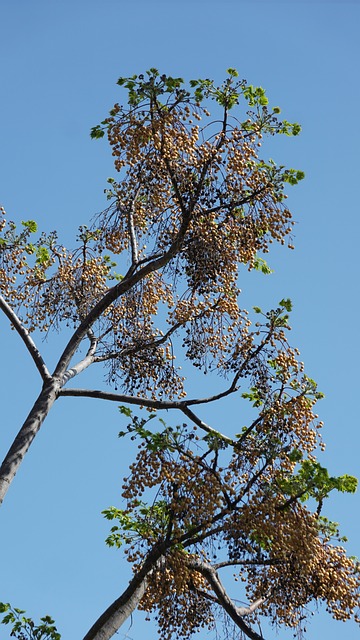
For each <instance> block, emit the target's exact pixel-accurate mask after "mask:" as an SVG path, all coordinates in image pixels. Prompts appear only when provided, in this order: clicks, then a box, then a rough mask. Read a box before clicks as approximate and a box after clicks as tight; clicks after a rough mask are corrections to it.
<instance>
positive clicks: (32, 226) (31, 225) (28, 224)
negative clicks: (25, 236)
mask: <svg viewBox="0 0 360 640" xmlns="http://www.w3.org/2000/svg"><path fill="white" fill-rule="evenodd" d="M21 224H22V226H23V227H25V228H26V229H28V230H29V231H30V233H36V231H37V228H38V226H37V224H36V222H35V220H22V221H21Z"/></svg>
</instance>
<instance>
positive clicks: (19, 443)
mask: <svg viewBox="0 0 360 640" xmlns="http://www.w3.org/2000/svg"><path fill="white" fill-rule="evenodd" d="M59 390H60V383H59V381H58V380H56V379H53V378H51V379H50V381H48V382H45V383H44V385H43V388H42V390H41V392H40V394H39V396H38V398H37V400H36V401H35V404H34V406H33V408H32V409H31V411H30V413H29V415H28V417H27V418H26V420H25V422H24V424H23V426H22V427H21V429H20V431H19V433H18V434H17V436H16V438H15V439H14V441H13V443H12V445H11V447H10V449H9V451H8V453H7V455H6V456H5V458H4V461H3V463H2V465H1V467H0V504H1V503H2V501H3V500H4V497H5V495H6V493H7V490H8V488H9V486H10V484H11V482H12V480H13V478H14V476H15V475H16V472H17V470H18V468H19V466H20V464H21V462H22V460H23V458H24V456H25V454H26V452H27V451H28V449H29V447H30V445H31V443H32V441H33V439H34V438H35V436H36V434H37V432H38V431H39V429H40V427H41V425H42V423H43V422H44V420H45V418H46V416H47V414H48V413H49V411H50V409H51V407H52V405H53V404H54V402H55V400H56V398H57V396H58V393H59Z"/></svg>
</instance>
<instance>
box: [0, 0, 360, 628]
mask: <svg viewBox="0 0 360 640" xmlns="http://www.w3.org/2000/svg"><path fill="white" fill-rule="evenodd" d="M359 18H360V6H359V3H358V2H356V1H353V2H346V1H345V0H342V1H341V2H331V1H326V0H322V1H316V0H312V1H310V0H309V1H306V0H303V1H301V0H298V1H296V0H288V1H287V2H285V1H284V2H276V1H275V2H272V1H271V0H268V1H265V0H264V1H262V2H261V1H258V2H257V1H253V2H243V1H241V0H238V1H235V0H234V1H233V2H231V1H229V2H227V1H220V0H218V1H207V2H205V1H200V0H198V1H196V0H193V2H190V1H184V0H182V1H181V0H178V1H172V0H169V1H167V2H166V1H163V2H156V1H155V2H154V1H149V2H145V1H144V2H139V1H137V0H133V2H131V3H130V2H128V1H127V2H123V1H121V0H102V1H101V0H97V1H95V0H72V1H70V0H62V1H61V2H59V1H56V0H44V1H40V0H32V1H31V2H29V0H22V1H20V0H3V1H2V2H1V5H0V24H1V38H0V82H1V84H0V86H1V100H0V113H1V118H0V162H1V172H0V185H1V195H0V198H1V203H2V204H3V205H4V206H5V208H6V210H7V213H8V218H11V219H15V220H16V219H17V220H21V219H36V220H37V221H38V223H39V225H40V227H42V228H46V229H47V230H50V229H53V228H56V229H57V230H58V232H59V234H60V237H61V238H63V239H64V241H65V242H71V238H73V236H74V234H75V233H76V229H77V227H78V225H79V224H83V223H86V222H87V221H88V220H89V218H90V217H91V216H92V215H93V214H94V213H96V212H98V211H100V210H101V209H102V208H104V206H105V201H104V195H103V189H104V187H105V186H106V178H107V177H108V176H109V175H112V174H113V173H114V172H113V169H112V160H111V155H110V153H109V151H108V148H107V145H106V143H105V142H104V141H100V142H94V141H91V140H90V138H89V130H90V127H91V126H93V125H95V124H97V123H98V122H99V121H100V120H102V119H103V118H104V117H105V116H106V114H107V111H108V109H109V108H111V106H112V105H113V103H114V102H115V101H117V100H120V89H119V87H117V86H116V80H117V78H118V77H119V76H120V75H130V74H133V73H141V72H142V71H144V70H145V69H147V68H149V67H151V66H155V67H158V68H159V69H160V70H161V71H163V72H165V73H169V74H172V75H180V76H183V77H185V78H196V77H214V78H215V79H217V80H221V79H222V77H223V76H224V74H225V70H226V68H227V67H229V66H232V67H236V68H237V69H238V70H239V72H240V75H241V77H245V78H247V80H248V81H249V82H251V83H252V84H255V85H261V86H263V87H264V88H265V89H266V90H267V93H268V96H269V98H270V101H271V104H274V105H275V104H276V105H280V106H281V107H282V110H283V113H284V116H285V117H286V118H287V119H288V120H290V121H292V120H295V121H299V122H300V123H301V124H302V126H303V133H302V135H301V137H299V138H297V139H289V140H283V141H281V142H280V143H276V144H275V143H274V146H273V147H271V145H270V147H268V148H269V155H270V156H272V157H274V158H275V160H277V161H278V162H279V163H281V164H287V165H288V166H291V167H296V168H299V169H302V170H304V171H305V173H306V180H305V181H304V182H302V183H301V184H300V185H299V186H298V187H296V188H294V189H293V190H291V193H290V195H291V197H290V199H289V204H290V207H291V209H292V211H293V212H294V217H295V219H296V220H297V221H298V224H297V226H296V232H295V233H296V237H295V244H296V251H295V252H289V251H286V250H276V251H275V252H274V255H273V257H271V255H270V257H269V263H270V266H271V267H273V268H274V269H275V273H274V274H273V275H272V276H271V277H269V278H261V277H260V275H259V274H255V276H254V277H252V278H251V279H248V280H247V281H246V286H244V287H243V289H244V300H245V301H246V304H247V305H248V306H249V307H251V306H252V305H259V306H263V307H267V306H268V307H270V306H271V305H273V304H276V303H277V302H278V300H280V299H281V298H283V297H291V298H292V300H293V303H294V308H295V309H294V313H293V317H292V326H293V336H292V342H293V343H294V344H297V345H298V346H299V348H300V349H301V356H302V359H303V360H304V361H305V363H306V369H307V372H308V373H309V374H310V375H311V376H312V377H314V378H315V379H316V380H317V381H318V383H319V387H320V389H321V390H322V391H324V392H325V394H326V399H325V400H324V401H323V402H322V403H321V405H320V406H319V413H321V417H322V418H323V419H324V420H325V423H326V430H325V431H324V437H325V440H326V441H327V443H328V446H327V450H326V453H325V455H324V457H323V461H324V463H325V464H327V465H328V466H329V468H330V469H331V471H332V472H333V473H335V474H342V473H350V474H353V475H358V476H359V475H360V464H359V445H360V436H359V432H360V429H359V418H358V400H359V382H358V380H359V371H358V368H359V365H358V361H359V342H358V320H357V318H358V316H359V312H360V305H359V286H358V281H359V275H360V273H359V272H360V269H359V250H358V236H359V231H360V223H359V198H358V191H357V190H358V185H359V158H358V154H359V146H360V145H359V142H360V139H359V138H360V133H359V125H358V112H359V103H360V88H359V77H358V67H359V53H360V40H359ZM0 339H1V365H2V366H1V374H0V375H1V390H2V395H1V427H0V456H1V457H3V455H4V454H5V452H6V450H7V448H8V446H9V444H10V441H11V439H12V437H13V435H14V434H15V432H16V431H17V430H18V428H19V427H20V425H21V421H22V419H23V418H24V417H25V416H26V414H27V411H28V409H29V408H30V406H31V403H32V401H33V400H34V398H35V394H37V392H38V390H39V380H38V377H37V372H36V371H35V370H34V368H33V367H32V363H31V362H30V359H29V357H28V355H27V353H26V352H25V351H24V348H23V346H22V345H21V344H20V343H19V341H18V339H17V336H16V335H15V334H14V333H12V332H10V331H9V328H8V324H7V323H6V322H5V321H4V320H3V318H0ZM63 342H64V339H63V338H62V337H61V336H50V337H49V339H48V341H47V342H46V343H44V344H43V345H42V348H43V349H44V352H45V354H46V357H47V358H48V361H49V365H50V366H51V364H52V363H53V362H54V360H55V357H56V354H57V353H58V351H57V349H58V348H59V346H61V345H62V344H63ZM99 373H100V372H99ZM95 379H96V373H92V374H89V376H88V378H87V380H88V381H89V384H92V385H93V386H95ZM100 379H101V377H100ZM83 384H84V383H83ZM99 384H100V383H99V382H98V383H97V386H99ZM79 386H80V385H79ZM203 415H204V417H205V419H207V418H209V415H206V412H204V414H203ZM215 415H216V416H217V418H219V415H220V414H215ZM227 419H229V420H230V421H232V423H233V424H236V420H237V416H236V415H231V416H227ZM122 426H123V425H122V423H121V422H120V418H119V416H118V413H117V411H116V407H115V406H111V407H107V406H105V405H104V404H103V403H101V402H98V403H97V402H95V401H91V400H75V399H70V398H68V399H63V400H62V401H61V402H60V401H59V402H58V403H57V405H56V406H55V408H54V409H53V412H52V414H51V415H50V416H49V418H48V420H47V421H46V423H45V425H44V427H43V429H42V431H41V432H40V434H39V436H38V437H37V439H36V443H35V444H34V445H33V447H32V449H31V452H30V453H29V454H28V456H27V459H26V461H25V462H24V464H23V466H22V468H21V470H20V472H19V474H18V476H17V477H16V479H15V482H14V483H13V486H12V488H11V490H10V492H9V494H8V496H7V499H6V500H5V503H4V505H3V507H2V509H1V510H0V536H1V562H0V600H6V601H7V600H9V601H11V602H12V603H14V604H15V606H19V607H23V608H26V609H27V610H28V611H29V613H31V614H32V615H33V616H34V617H37V616H39V615H43V614H45V613H50V614H52V615H53V616H54V617H55V619H56V621H57V623H58V627H59V630H60V631H61V632H62V634H63V638H64V640H72V639H77V638H81V637H82V635H83V634H84V633H85V631H86V630H87V629H88V627H89V626H90V625H91V624H92V622H93V621H94V620H95V618H96V617H97V615H98V614H99V613H100V612H101V611H102V610H103V609H104V608H105V607H106V606H108V604H110V602H111V601H112V600H113V599H114V598H115V597H117V596H118V595H119V594H120V592H121V591H122V589H123V587H124V586H125V584H126V581H127V577H128V575H129V574H128V567H127V566H126V563H124V561H123V558H122V555H121V553H120V552H115V551H113V550H108V549H107V548H106V547H105V544H104V538H105V536H106V533H107V529H108V527H107V525H106V523H105V522H104V521H103V520H102V518H101V516H100V512H101V510H102V509H104V508H106V507H107V506H109V505H110V504H113V503H115V504H119V494H120V486H121V478H122V476H123V475H124V473H126V464H127V462H128V456H129V452H128V450H127V449H126V448H125V449H124V445H123V443H122V442H121V441H119V440H118V439H117V437H116V436H117V432H118V431H119V429H120V428H122ZM69 444H70V445H71V446H69ZM326 515H328V516H330V517H332V519H334V520H339V521H340V522H341V523H342V531H343V533H344V534H346V535H348V537H349V539H350V541H349V545H348V546H349V551H350V552H351V553H352V554H354V555H360V549H359V540H360V494H359V493H358V494H357V495H355V496H345V497H343V496H341V497H340V498H334V499H332V500H331V501H330V502H329V504H328V506H327V512H326ZM234 595H235V597H236V594H234ZM126 634H127V635H126ZM339 634H341V637H342V640H354V638H355V637H357V635H358V629H356V628H355V625H352V624H343V623H336V622H334V621H332V620H331V619H330V618H329V617H327V616H326V615H325V614H324V613H320V614H319V615H317V616H315V619H314V620H313V621H312V623H311V624H310V625H309V631H308V637H309V640H310V639H311V640H318V638H321V637H326V638H327V640H335V639H336V640H337V638H338V637H339ZM150 636H153V637H156V634H155V632H154V631H153V628H152V627H149V626H147V627H144V624H143V623H142V622H141V619H140V618H137V617H136V616H135V618H134V623H133V626H132V627H131V628H128V627H126V628H125V629H122V630H121V631H120V633H119V638H125V637H126V638H131V639H132V640H140V639H142V638H144V637H150ZM205 637H207V636H206V635H203V636H201V635H199V639H200V640H203V638H205ZM266 637H267V640H268V639H269V640H270V638H271V639H273V638H275V637H276V634H275V632H272V633H270V634H269V633H268V634H267V636H266ZM279 637H281V638H284V639H285V638H287V637H289V638H290V637H292V636H291V634H286V633H283V632H281V633H280V635H279ZM0 638H1V640H7V638H8V636H7V635H6V633H5V628H4V630H2V629H1V631H0Z"/></svg>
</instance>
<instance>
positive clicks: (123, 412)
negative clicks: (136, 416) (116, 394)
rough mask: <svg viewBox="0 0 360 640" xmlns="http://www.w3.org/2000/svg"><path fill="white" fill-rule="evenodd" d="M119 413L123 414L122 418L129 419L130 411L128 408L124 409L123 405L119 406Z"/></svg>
mask: <svg viewBox="0 0 360 640" xmlns="http://www.w3.org/2000/svg"><path fill="white" fill-rule="evenodd" d="M119 411H120V413H122V414H123V416H126V417H127V418H130V416H131V414H132V411H131V409H130V407H125V406H124V405H120V406H119Z"/></svg>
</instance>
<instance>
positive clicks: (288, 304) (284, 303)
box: [279, 298, 292, 313]
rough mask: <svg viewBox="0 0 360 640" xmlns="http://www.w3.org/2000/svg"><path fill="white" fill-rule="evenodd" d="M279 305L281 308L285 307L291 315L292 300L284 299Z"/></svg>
mask: <svg viewBox="0 0 360 640" xmlns="http://www.w3.org/2000/svg"><path fill="white" fill-rule="evenodd" d="M279 305H280V307H284V309H286V311H288V312H289V313H290V311H292V302H291V300H290V298H283V299H282V300H280V302H279Z"/></svg>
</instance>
